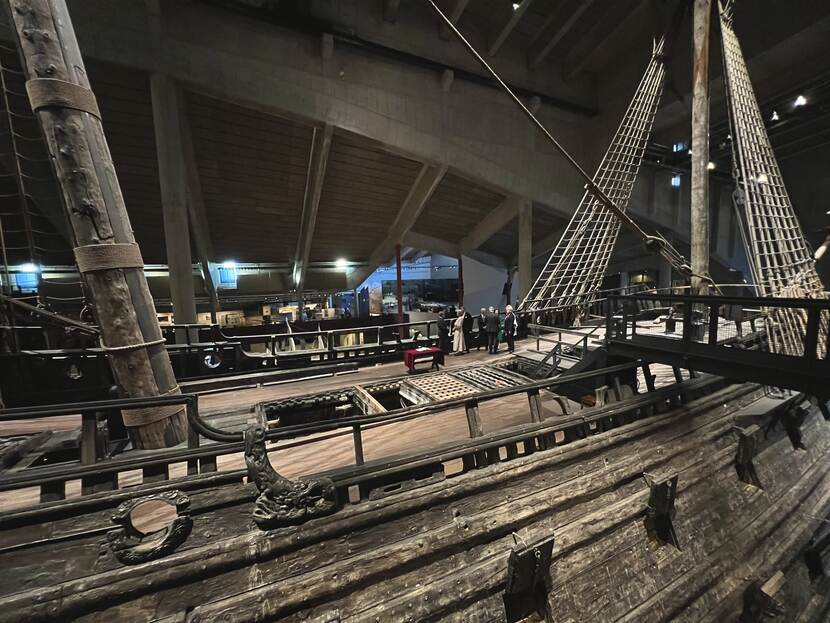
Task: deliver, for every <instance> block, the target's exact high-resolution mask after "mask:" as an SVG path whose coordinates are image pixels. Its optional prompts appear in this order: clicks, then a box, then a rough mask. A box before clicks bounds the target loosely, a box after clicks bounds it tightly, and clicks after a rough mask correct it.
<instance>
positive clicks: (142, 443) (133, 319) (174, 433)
mask: <svg viewBox="0 0 830 623" xmlns="http://www.w3.org/2000/svg"><path fill="white" fill-rule="evenodd" d="M6 6H7V8H8V10H9V16H10V18H11V19H10V24H11V25H12V27H13V29H14V31H15V34H16V37H17V42H18V48H19V50H20V55H21V60H22V65H23V68H24V71H25V72H26V77H27V79H28V81H27V84H26V89H27V91H28V93H29V100H30V102H31V104H32V109H33V110H34V111H35V112H36V113H37V116H38V119H39V120H40V125H41V128H42V130H43V135H44V139H45V142H46V144H47V146H48V149H49V153H50V155H51V160H52V165H53V168H54V171H55V176H56V178H57V180H58V183H59V185H60V188H61V191H62V195H63V205H64V207H65V210H66V215H67V220H68V222H69V225H70V227H69V231H70V232H71V233H70V235H71V237H72V243H73V246H74V247H75V251H74V252H75V260H76V262H77V264H78V269H79V271H80V272H81V275H82V278H83V280H84V282H85V284H86V292H87V294H88V295H89V296H90V297H91V299H92V304H93V309H94V312H95V316H96V319H97V321H98V323H99V325H100V329H101V342H102V346H103V347H104V348H105V349H106V350H107V354H108V358H109V361H110V365H111V367H112V371H113V376H114V378H115V380H116V382H117V383H118V385H119V386H120V388H121V389H122V390H123V392H124V393H125V394H126V395H127V396H130V397H152V396H159V395H164V394H174V393H179V388H178V385H177V384H176V378H175V376H174V374H173V369H172V367H171V365H170V359H169V357H168V355H167V351H166V350H165V346H164V340H163V338H162V335H161V328H160V327H159V324H158V319H157V317H156V312H155V307H154V305H153V299H152V297H151V296H150V290H149V288H148V287H147V280H146V278H145V277H144V271H143V262H142V260H141V254H140V252H139V249H138V245H137V244H136V242H135V237H134V236H133V232H132V228H131V227H130V220H129V217H128V216H127V210H126V207H125V205H124V198H123V196H122V194H121V188H120V186H119V183H118V178H117V177H116V174H115V168H114V166H113V162H112V157H111V156H110V152H109V147H108V145H107V140H106V138H105V136H104V131H103V126H102V124H101V119H100V113H99V112H98V106H97V103H96V101H95V97H94V95H93V93H92V91H90V89H89V80H88V78H87V75H86V70H85V69H84V63H83V59H82V58H81V51H80V48H79V47H78V42H77V39H76V38H75V32H74V29H73V28H72V23H71V21H70V19H69V11H68V9H67V6H66V2H65V0H6ZM123 416H124V423H125V424H126V425H127V426H128V427H129V429H130V433H131V436H132V440H133V444H134V445H135V446H136V447H138V448H160V447H165V446H173V445H177V444H179V443H181V442H182V441H184V440H185V439H186V437H187V418H186V415H185V411H184V407H183V406H180V405H177V406H173V407H157V408H148V409H135V410H130V411H124V412H123Z"/></svg>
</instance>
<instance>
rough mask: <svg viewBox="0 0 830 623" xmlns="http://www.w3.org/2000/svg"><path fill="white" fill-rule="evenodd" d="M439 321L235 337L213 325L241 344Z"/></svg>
mask: <svg viewBox="0 0 830 623" xmlns="http://www.w3.org/2000/svg"><path fill="white" fill-rule="evenodd" d="M437 322H438V321H437V320H416V321H412V322H397V323H394V324H384V325H369V326H364V327H351V328H343V329H322V330H319V331H297V332H292V333H288V332H285V331H283V332H273V333H272V332H269V333H257V334H254V335H235V336H227V335H225V333H224V332H223V331H222V329H221V327H220V326H219V325H213V326H214V327H215V330H216V331H217V332H218V333H219V335H221V336H222V337H223V338H225V339H228V340H234V341H240V342H249V341H254V342H255V341H262V340H264V339H273V338H304V337H316V336H319V335H348V334H349V333H360V332H365V331H381V330H383V329H394V328H396V327H413V326H423V325H430V324H435V323H437Z"/></svg>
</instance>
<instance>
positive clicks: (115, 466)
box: [0, 361, 684, 503]
mask: <svg viewBox="0 0 830 623" xmlns="http://www.w3.org/2000/svg"><path fill="white" fill-rule="evenodd" d="M643 366H644V364H643V363H642V362H637V361H635V362H631V363H625V364H620V365H616V366H611V367H608V368H602V369H598V370H593V371H590V372H584V373H579V374H573V375H570V376H568V377H567V378H566V379H563V378H560V379H546V380H541V381H535V382H529V383H527V384H525V385H522V386H518V387H509V388H499V389H494V390H490V391H486V392H482V393H481V394H478V395H475V396H466V397H463V398H455V399H450V400H444V401H440V402H435V403H431V404H428V405H417V406H411V407H407V408H402V409H397V410H394V411H388V412H386V413H384V414H379V415H374V416H366V415H362V416H354V417H347V418H338V419H336V420H326V421H321V422H313V423H307V424H300V425H295V426H285V427H279V428H274V429H270V430H269V431H268V432H267V440H268V441H269V442H280V444H279V447H278V449H277V451H278V452H282V451H285V450H288V449H290V448H295V447H299V446H306V445H308V444H314V443H318V442H321V441H326V440H330V439H332V438H335V437H343V438H346V439H348V438H351V442H352V447H353V453H354V469H355V470H358V471H357V472H354V473H351V472H350V473H351V475H350V476H349V483H348V485H346V484H344V485H343V486H344V487H348V486H352V485H354V484H360V483H361V482H364V483H369V482H370V481H373V479H375V478H376V477H378V474H377V473H376V472H377V471H378V470H380V471H383V472H384V473H385V474H387V475H389V473H391V472H396V470H397V471H406V470H407V469H409V470H411V469H415V468H414V467H413V465H412V461H410V460H409V459H407V458H406V457H405V458H403V459H400V460H399V461H398V459H395V460H396V461H397V462H398V463H399V464H400V469H399V470H398V469H397V468H395V469H392V468H391V467H390V465H391V464H387V463H384V467H383V469H381V468H380V467H376V466H372V465H371V464H368V463H367V464H366V465H365V466H364V463H366V461H365V458H364V453H363V433H364V432H365V431H366V430H371V429H374V428H378V427H384V426H389V425H393V424H396V423H400V422H406V421H410V420H414V419H417V418H424V417H428V416H432V415H437V414H440V413H443V412H445V411H447V410H449V409H453V408H459V407H461V408H463V409H464V412H465V414H466V418H467V424H468V431H469V437H470V442H469V443H468V444H466V445H465V442H459V444H458V447H457V448H456V450H454V451H453V452H455V453H456V454H457V456H456V457H455V458H459V459H461V460H462V463H463V466H464V468H463V469H464V470H467V469H473V468H474V467H477V466H481V465H483V464H486V463H487V461H490V462H493V461H495V460H496V455H495V454H493V452H492V451H491V453H490V456H489V458H488V457H487V456H486V454H487V453H486V451H485V450H476V449H475V448H476V443H475V440H476V439H477V438H478V437H481V436H482V435H484V432H483V428H482V423H481V420H480V417H479V405H480V404H482V403H486V402H490V401H493V400H497V399H499V398H504V397H506V396H510V395H525V396H526V398H527V404H528V410H529V417H528V425H527V426H528V427H529V428H528V429H527V430H526V431H525V430H520V431H517V430H512V432H511V433H510V435H511V439H513V437H515V438H516V439H517V441H515V442H514V441H511V442H510V444H512V445H510V448H513V449H510V448H508V449H507V450H504V451H503V452H502V454H504V452H507V455H510V456H514V455H515V456H518V455H522V454H529V453H531V452H533V451H535V450H537V449H539V448H544V447H550V446H552V445H557V444H560V443H567V442H569V441H572V440H576V439H579V438H582V437H584V436H586V435H589V434H593V433H595V432H599V431H600V430H605V429H606V428H608V427H611V426H615V425H620V424H621V423H622V422H623V421H628V420H627V419H626V418H622V419H621V418H618V417H617V416H616V415H615V414H616V413H617V412H616V411H614V409H613V405H610V406H609V408H610V409H611V411H608V410H607V409H606V410H602V409H599V410H595V409H587V410H581V411H579V412H578V413H571V412H570V407H569V403H568V402H567V400H566V399H564V398H563V397H556V399H557V401H558V402H559V404H560V407H561V409H560V410H561V411H562V412H563V413H564V415H562V416H561V417H556V418H554V419H553V420H550V419H549V416H552V415H553V412H549V411H547V409H546V408H545V407H544V406H543V405H542V402H541V395H540V392H541V391H542V390H549V389H555V388H556V387H557V386H561V385H566V384H569V383H574V382H579V381H586V380H589V379H598V380H601V381H602V382H604V383H606V384H608V385H612V386H614V387H619V386H620V381H619V378H620V377H623V378H624V380H623V383H626V382H629V379H631V378H633V376H634V374H635V372H636V368H638V367H643ZM643 372H644V374H645V375H646V376H647V377H650V374H649V372H648V366H647V365H645V367H644V371H643ZM625 375H628V376H627V377H625ZM632 384H633V383H632ZM683 391H684V389H683V386H682V385H675V386H670V387H669V388H661V389H659V390H653V391H649V392H647V393H646V394H642V395H640V396H639V397H636V398H637V399H636V400H635V401H634V402H632V403H631V404H630V405H628V404H627V403H626V404H627V406H626V408H625V409H624V411H626V412H629V411H630V412H632V413H636V414H640V415H644V414H645V413H646V411H648V412H651V411H649V410H648V409H647V410H646V411H643V410H642V409H643V408H645V405H652V407H649V409H653V408H657V409H658V410H659V409H660V407H659V406H657V407H654V406H653V405H655V401H656V403H660V402H661V401H662V404H663V406H664V407H665V405H666V404H668V403H673V402H676V401H678V400H680V399H681V398H680V397H681V396H682V394H683ZM655 392H660V393H655ZM667 401H668V403H667ZM175 404H181V405H184V406H185V407H186V409H187V415H188V421H189V423H190V433H189V436H188V443H187V447H177V448H172V449H166V450H157V451H140V452H136V451H131V452H127V453H123V454H119V455H115V456H109V455H108V454H107V453H105V452H102V451H101V444H100V437H99V435H98V432H97V431H98V426H99V422H100V421H101V420H102V419H103V417H104V415H103V414H106V413H108V412H110V413H111V412H112V411H118V410H120V409H134V408H147V407H153V406H163V405H175ZM620 408H622V407H620ZM77 414H80V415H81V419H82V427H81V428H82V432H81V438H80V460H79V461H78V460H74V461H70V462H65V463H61V464H48V463H47V464H45V465H42V466H36V467H28V468H23V469H17V470H13V471H7V472H6V473H5V474H3V475H2V476H0V492H8V491H18V490H21V489H27V488H36V489H37V497H39V499H40V501H41V502H42V503H45V502H53V501H57V500H63V499H65V498H66V497H67V494H68V488H67V487H68V485H71V486H70V487H69V489H72V488H73V487H76V486H77V483H78V482H79V483H80V494H81V498H80V499H83V498H84V497H85V496H89V495H95V494H102V493H103V492H111V493H115V492H118V493H119V494H120V493H121V491H119V477H120V476H122V475H124V474H125V473H126V472H132V476H131V477H132V478H133V479H134V478H135V472H136V471H137V470H140V471H141V480H142V482H143V483H145V484H153V483H163V482H166V481H167V480H169V478H170V474H171V468H173V467H174V466H177V467H176V469H175V470H174V471H178V472H179V473H184V474H186V477H184V478H178V479H177V480H176V483H177V485H176V486H177V487H179V486H181V487H184V488H187V487H189V486H195V485H194V484H193V482H196V480H198V478H199V477H201V476H205V477H208V476H210V477H219V478H220V479H221V480H222V481H223V482H224V481H226V480H227V481H241V480H242V478H243V476H244V473H245V472H244V470H235V471H234V470H231V471H229V472H227V474H224V473H220V474H217V473H216V472H217V466H218V463H219V462H220V460H221V458H222V457H227V456H228V455H234V454H237V455H238V454H239V453H241V452H242V451H243V449H244V448H243V433H242V432H240V431H228V430H223V429H219V428H217V427H215V426H212V425H211V424H210V423H209V422H207V421H206V420H205V419H204V418H203V417H201V415H200V413H199V399H198V396H197V395H195V394H184V395H179V396H166V397H158V398H139V399H135V398H133V399H120V400H107V401H96V402H88V403H76V404H67V405H58V406H51V407H37V408H19V409H6V410H0V422H9V421H11V420H22V419H28V420H31V419H39V418H48V417H55V416H67V415H77ZM638 417H639V415H638ZM546 418H548V419H546ZM543 420H545V422H546V424H545V425H544V426H543V425H542V421H543ZM598 422H599V424H598ZM548 429H552V430H548ZM540 431H542V432H540ZM557 431H558V432H557ZM492 435H498V434H497V433H491V434H490V436H492ZM470 444H471V445H470ZM517 444H518V445H517ZM496 445H498V444H496ZM471 448H473V449H471ZM514 450H515V452H514ZM482 452H483V453H484V454H482ZM516 453H518V454H516ZM428 454H429V452H428V451H426V454H424V451H422V452H421V455H423V456H426V455H428ZM507 455H505V456H503V457H502V459H505V458H506V457H507ZM413 456H414V455H413ZM419 456H420V455H419ZM477 457H478V458H477ZM419 460H421V459H419ZM424 460H426V459H424ZM446 460H449V459H446ZM437 462H444V459H442V460H441V461H437ZM427 463H429V464H430V465H432V464H435V463H436V461H432V462H431V463H430V462H429V461H427V462H426V463H424V465H426V464H427ZM185 467H186V471H184V469H183V468H185ZM416 467H417V466H416ZM390 469H391V472H390ZM416 471H417V470H416ZM194 479H195V480H194ZM191 481H192V482H191ZM211 482H213V481H211ZM72 483H74V484H72ZM336 484H338V486H340V485H339V483H336ZM370 489H371V487H370V486H369V485H366V486H363V487H362V489H361V497H362V498H365V497H366V496H368V495H369V492H370ZM30 494H31V492H30Z"/></svg>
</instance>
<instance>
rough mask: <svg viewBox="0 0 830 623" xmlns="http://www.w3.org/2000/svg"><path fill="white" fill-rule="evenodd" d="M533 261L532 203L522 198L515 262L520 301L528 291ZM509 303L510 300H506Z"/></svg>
mask: <svg viewBox="0 0 830 623" xmlns="http://www.w3.org/2000/svg"><path fill="white" fill-rule="evenodd" d="M532 262H533V203H532V202H531V201H530V200H529V199H523V200H522V203H521V205H520V206H519V253H518V258H517V264H518V268H519V271H518V272H519V292H518V295H519V296H518V299H519V300H520V301H521V300H522V299H524V297H525V296H527V293H528V292H530V287H531V285H532V283H531V270H532V266H531V263H532ZM507 302H508V303H510V302H511V301H509V300H508V301H507Z"/></svg>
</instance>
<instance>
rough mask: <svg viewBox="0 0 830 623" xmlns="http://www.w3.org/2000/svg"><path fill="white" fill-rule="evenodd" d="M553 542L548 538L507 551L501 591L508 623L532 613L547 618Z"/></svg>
mask: <svg viewBox="0 0 830 623" xmlns="http://www.w3.org/2000/svg"><path fill="white" fill-rule="evenodd" d="M514 536H515V535H514ZM553 543H554V537H553V536H551V537H550V538H548V539H546V540H545V541H542V542H540V543H538V544H536V545H530V546H524V545H522V546H518V545H517V547H515V548H514V549H512V550H511V551H510V558H509V559H508V561H507V584H506V586H505V589H504V610H505V618H506V620H507V621H508V622H510V621H522V620H524V619H525V618H526V617H528V616H530V615H531V614H533V613H534V612H536V613H538V614H540V615H542V616H547V614H546V612H547V595H548V585H549V579H548V578H549V570H550V564H551V557H552V556H553Z"/></svg>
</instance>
